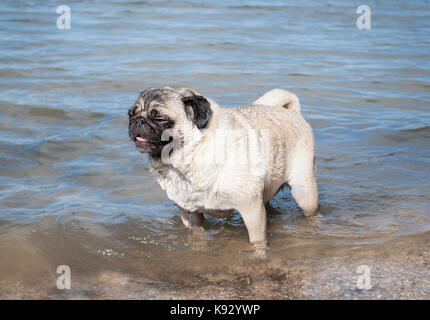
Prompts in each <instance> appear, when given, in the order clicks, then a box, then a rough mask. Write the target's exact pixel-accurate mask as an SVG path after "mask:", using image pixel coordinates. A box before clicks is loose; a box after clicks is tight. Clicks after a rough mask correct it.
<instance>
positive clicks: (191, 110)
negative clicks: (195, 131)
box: [182, 95, 212, 129]
mask: <svg viewBox="0 0 430 320" xmlns="http://www.w3.org/2000/svg"><path fill="white" fill-rule="evenodd" d="M182 102H183V103H184V106H185V113H186V114H187V116H188V117H190V118H191V119H192V121H193V122H194V123H195V124H196V126H197V128H199V129H203V128H205V127H206V125H207V124H208V122H209V119H210V117H211V115H212V109H211V104H210V103H209V101H208V100H206V98H205V97H203V96H199V95H192V96H188V97H184V98H182Z"/></svg>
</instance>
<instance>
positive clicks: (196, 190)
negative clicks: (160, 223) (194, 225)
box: [154, 169, 233, 212]
mask: <svg viewBox="0 0 430 320" xmlns="http://www.w3.org/2000/svg"><path fill="white" fill-rule="evenodd" d="M154 173H155V176H156V179H157V182H158V183H159V184H160V186H161V188H162V189H164V190H165V191H166V193H167V196H168V197H169V199H170V200H172V201H174V202H175V203H176V204H177V205H178V206H180V207H181V208H183V209H185V210H188V211H190V212H195V211H200V212H202V211H203V212H208V211H225V210H231V209H233V204H232V201H231V196H230V195H228V194H226V193H225V192H223V191H222V190H220V189H219V188H217V187H216V186H215V185H214V184H213V183H211V182H210V181H204V182H203V183H196V182H195V181H193V180H195V179H193V177H189V176H188V177H187V176H184V175H183V174H181V173H179V172H178V171H176V170H173V169H169V170H165V171H161V172H160V171H154ZM197 180H198V179H197Z"/></svg>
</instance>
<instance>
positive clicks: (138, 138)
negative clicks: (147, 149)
mask: <svg viewBox="0 0 430 320" xmlns="http://www.w3.org/2000/svg"><path fill="white" fill-rule="evenodd" d="M136 140H137V141H146V140H145V139H143V138H142V137H136Z"/></svg>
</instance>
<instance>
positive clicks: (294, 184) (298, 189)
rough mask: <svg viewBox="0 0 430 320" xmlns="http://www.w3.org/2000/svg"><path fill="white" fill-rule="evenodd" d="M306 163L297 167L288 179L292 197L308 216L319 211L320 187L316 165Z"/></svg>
mask: <svg viewBox="0 0 430 320" xmlns="http://www.w3.org/2000/svg"><path fill="white" fill-rule="evenodd" d="M305 164H306V161H305V162H302V163H301V165H300V166H296V167H295V168H294V171H293V172H292V174H291V176H290V178H289V179H288V184H289V186H290V188H291V195H292V196H293V198H294V200H296V203H297V205H298V206H299V207H300V209H302V211H303V213H304V214H305V215H306V216H311V215H314V214H315V213H316V211H317V209H318V186H317V180H316V175H315V164H314V162H313V161H312V164H311V163H309V162H308V164H307V165H305Z"/></svg>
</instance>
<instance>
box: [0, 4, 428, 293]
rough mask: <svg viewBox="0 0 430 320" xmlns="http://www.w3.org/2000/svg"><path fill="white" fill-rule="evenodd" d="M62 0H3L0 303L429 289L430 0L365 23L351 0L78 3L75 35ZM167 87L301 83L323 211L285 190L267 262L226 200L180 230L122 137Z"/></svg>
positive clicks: (237, 88)
mask: <svg viewBox="0 0 430 320" xmlns="http://www.w3.org/2000/svg"><path fill="white" fill-rule="evenodd" d="M58 5H59V4H58V2H56V1H45V2H43V3H41V2H38V1H26V2H25V3H24V2H21V1H8V0H6V1H2V2H1V4H0V12H1V14H0V44H1V46H0V48H1V49H0V85H1V89H0V146H1V147H0V190H1V193H0V298H24V297H25V298H70V299H73V298H143V299H146V298H214V297H215V298H276V299H278V298H279V299H289V298H312V299H321V298H359V299H360V298H426V299H428V298H430V268H429V266H430V249H429V248H430V247H429V245H430V182H429V181H430V166H429V160H430V143H429V141H430V140H429V139H430V113H429V107H430V105H429V104H430V60H429V57H430V50H429V49H430V39H429V31H430V19H429V17H430V4H429V2H428V1H426V2H424V1H399V2H398V3H397V2H396V5H390V4H383V3H379V2H378V3H374V4H371V5H370V7H371V10H372V27H371V29H370V30H358V29H357V28H356V26H355V20H356V18H357V17H358V15H357V14H356V13H355V10H356V7H357V6H358V4H357V3H354V2H348V1H346V2H344V3H343V4H339V3H337V2H336V1H329V2H327V3H325V4H323V3H321V2H319V1H310V2H306V4H304V3H302V2H301V1H290V2H288V4H286V3H284V2H282V1H273V2H270V4H268V3H266V2H264V1H251V2H249V4H248V5H244V4H241V2H240V1H216V3H215V2H214V3H211V4H210V3H201V2H200V1H187V2H185V3H181V4H179V3H176V2H173V1H163V2H155V1H145V2H138V1H103V2H102V1H95V2H94V3H93V4H91V5H89V4H87V3H86V2H74V3H73V4H70V7H71V10H72V28H71V29H70V30H58V29H57V27H56V19H57V17H58V15H57V14H56V12H55V10H56V8H57V6H58ZM164 85H171V86H181V87H182V86H186V87H192V88H195V89H196V90H197V91H199V92H201V93H202V94H204V95H207V96H210V97H212V98H213V99H215V100H216V101H217V102H219V103H220V104H221V105H223V106H227V107H235V106H239V105H242V104H247V103H250V102H252V101H253V100H255V99H256V98H257V97H258V96H260V95H261V94H263V93H264V92H266V91H268V90H269V89H271V88H274V87H283V88H287V89H290V90H291V91H293V92H295V93H296V94H297V95H298V96H299V97H300V100H301V103H302V113H303V115H304V116H305V118H306V119H307V120H308V121H309V123H310V124H311V125H312V127H313V128H314V132H315V139H316V149H317V150H316V160H317V168H318V182H319V190H320V209H319V215H318V216H317V217H315V218H305V217H304V216H303V215H302V214H301V212H300V210H299V209H298V207H297V206H296V204H295V203H294V201H293V200H292V198H291V197H290V195H289V192H288V190H285V191H283V192H282V193H280V194H279V195H278V196H277V197H276V198H275V199H274V200H273V201H272V202H271V203H270V205H269V206H268V207H267V211H268V212H269V225H268V232H269V238H270V246H271V251H270V252H268V254H267V256H266V257H260V258H255V257H254V256H253V255H252V253H251V250H250V247H249V244H248V242H247V232H246V229H245V227H244V225H243V222H242V220H241V218H240V216H239V215H238V214H236V215H234V216H233V217H232V218H229V219H215V218H210V217H209V218H208V220H207V221H206V224H205V229H206V230H207V234H201V235H199V234H192V233H190V232H189V231H188V230H186V229H185V228H184V227H183V226H182V223H181V221H180V218H179V215H178V210H177V208H176V207H175V205H174V204H173V203H172V202H170V201H169V200H168V199H167V197H166V195H165V194H164V192H162V190H161V189H160V188H159V187H158V185H157V184H156V183H155V181H154V180H153V178H152V177H151V176H150V174H149V172H148V161H147V159H146V157H145V156H143V155H141V154H139V153H138V152H137V151H136V150H135V149H134V146H133V145H132V143H131V142H130V141H129V139H128V135H127V121H128V119H127V116H126V112H127V109H128V107H129V106H130V105H131V104H132V103H133V102H134V100H135V98H136V97H137V94H138V93H139V92H140V91H142V90H143V89H145V88H148V87H158V86H164ZM59 265H68V266H70V268H71V273H72V288H71V289H70V290H59V289H57V287H56V279H57V277H58V276H59V275H58V274H56V269H57V266H59ZM359 265H368V266H369V267H370V268H371V276H372V278H371V279H372V289H370V290H359V289H357V287H356V279H357V277H358V276H359V275H358V274H357V273H356V268H357V267H358V266H359Z"/></svg>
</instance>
